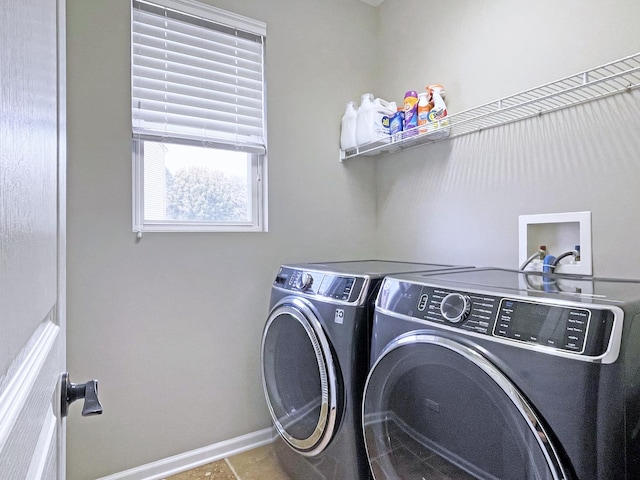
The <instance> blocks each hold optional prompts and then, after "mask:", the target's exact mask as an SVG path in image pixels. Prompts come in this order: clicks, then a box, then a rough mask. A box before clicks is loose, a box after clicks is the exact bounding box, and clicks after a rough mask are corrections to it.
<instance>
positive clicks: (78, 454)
mask: <svg viewBox="0 0 640 480" xmlns="http://www.w3.org/2000/svg"><path fill="white" fill-rule="evenodd" d="M210 3H211V4H215V6H218V7H221V8H225V9H228V10H230V11H233V12H235V13H238V14H241V15H246V16H250V17H252V18H256V19H258V20H262V21H265V22H266V23H267V49H266V56H267V89H268V96H267V104H268V129H269V130H268V136H269V138H268V142H269V144H268V148H269V216H270V218H269V232H268V233H262V234H235V233H231V234H230V233H224V234H161V233H155V234H154V233H147V234H145V235H144V237H143V238H142V240H141V241H140V242H136V240H135V234H134V233H133V232H132V231H131V153H130V152H131V121H130V118H131V114H130V69H129V58H130V53H129V52H130V50H129V29H130V6H129V4H130V2H129V0H117V1H116V0H108V1H107V0H68V5H67V9H68V44H69V45H68V68H69V72H68V102H69V118H68V122H69V125H68V133H69V157H68V158H69V167H68V170H69V172H68V174H69V179H68V220H69V221H68V223H69V226H68V255H69V257H68V300H69V302H68V303H69V311H68V329H69V331H68V342H69V343H68V359H69V362H68V363H69V371H70V372H71V375H72V378H73V379H74V381H80V380H83V379H88V378H98V379H99V381H100V399H101V401H102V403H103V405H104V414H103V415H102V416H100V417H91V418H81V417H80V412H79V410H80V407H79V406H78V405H74V406H73V407H72V412H71V413H70V416H69V417H68V418H69V421H68V472H69V479H83V480H84V479H89V478H96V477H100V476H104V475H108V474H113V473H116V472H119V471H123V470H126V469H129V468H132V467H136V466H139V465H142V464H145V463H148V462H153V461H156V460H159V459H162V458H165V457H167V456H171V455H175V454H179V453H183V452H187V451H190V450H193V449H196V448H200V447H203V446H207V445H211V444H214V443H217V442H220V441H223V440H227V439H230V438H234V437H237V436H239V435H244V434H246V433H249V432H253V431H256V430H260V429H262V428H266V427H267V426H269V417H268V412H267V409H266V405H265V402H264V396H263V393H262V386H261V378H260V368H259V342H260V335H261V333H262V332H261V330H262V326H263V324H264V321H265V319H266V313H267V308H268V295H269V285H270V284H271V281H272V279H273V277H274V275H275V274H276V272H277V269H278V266H279V265H280V264H281V263H284V262H291V261H310V260H327V259H348V258H363V257H367V256H369V255H371V253H372V252H373V250H374V241H373V236H372V233H373V228H374V225H375V195H374V192H375V183H376V181H375V165H374V163H373V162H371V161H370V160H369V159H362V160H356V161H354V162H349V164H348V165H346V164H345V165H343V164H340V163H339V162H338V148H339V140H338V138H339V124H340V117H341V115H342V113H343V110H344V105H345V104H346V102H347V101H348V100H349V99H351V98H355V97H356V96H358V95H360V93H361V90H362V86H363V85H365V84H367V82H368V81H369V79H371V78H373V77H374V76H375V71H374V69H375V67H376V65H377V62H376V58H377V57H376V52H375V48H372V47H373V46H374V45H375V42H376V36H375V33H376V28H377V27H376V25H377V23H376V22H377V11H376V9H374V8H372V7H369V6H367V5H365V4H363V3H361V2H359V1H357V0H346V1H345V0H323V1H316V0H302V1H300V0H278V1H275V0H272V1H264V0H244V1H237V0H216V1H210ZM78 403H79V402H78Z"/></svg>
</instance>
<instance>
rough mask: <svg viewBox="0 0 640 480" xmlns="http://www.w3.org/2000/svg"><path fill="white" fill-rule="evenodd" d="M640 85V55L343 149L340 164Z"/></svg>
mask: <svg viewBox="0 0 640 480" xmlns="http://www.w3.org/2000/svg"><path fill="white" fill-rule="evenodd" d="M638 87H640V52H639V53H636V54H634V55H630V56H628V57H625V58H622V59H620V60H616V61H614V62H611V63H607V64H605V65H602V66H599V67H596V68H592V69H590V70H586V71H584V72H581V73H577V74H575V75H571V76H570V77H566V78H563V79H561V80H557V81H555V82H551V83H547V84H545V85H541V86H539V87H536V88H532V89H530V90H526V91H524V92H520V93H517V94H515V95H511V96H508V97H504V98H501V99H500V100H497V101H493V102H490V103H486V104H484V105H480V106H477V107H474V108H470V109H469V110H464V111H462V112H459V113H454V114H451V115H449V116H448V117H447V118H446V120H445V121H446V122H448V124H442V125H440V126H439V127H438V128H436V129H433V127H431V129H430V130H428V131H424V132H420V131H417V129H413V130H408V131H404V132H398V133H396V134H394V135H392V136H390V137H389V138H385V139H383V140H380V141H377V142H373V143H368V144H365V145H361V146H359V147H357V148H354V149H352V150H346V151H344V150H341V151H340V161H343V160H346V159H349V158H353V157H357V156H360V155H377V154H379V153H385V152H393V151H396V150H401V149H406V148H410V147H415V146H417V145H423V144H428V143H434V142H437V141H440V140H444V139H446V138H453V137H459V136H461V135H466V134H468V133H472V132H478V131H481V130H484V129H487V128H493V127H497V126H500V125H506V124H508V123H512V122H517V121H520V120H524V119H526V118H531V117H535V116H538V115H542V114H545V113H549V112H553V111H556V110H561V109H563V108H568V107H572V106H575V105H580V104H582V103H586V102H590V101H593V100H597V99H600V98H604V97H608V96H611V95H615V94H617V93H621V92H626V91H630V90H632V89H635V88H638Z"/></svg>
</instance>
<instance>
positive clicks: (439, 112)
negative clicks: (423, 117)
mask: <svg viewBox="0 0 640 480" xmlns="http://www.w3.org/2000/svg"><path fill="white" fill-rule="evenodd" d="M427 90H428V92H429V94H430V95H431V101H432V102H433V108H432V109H431V111H430V112H429V128H428V130H429V131H432V130H436V129H441V128H442V127H446V126H448V125H449V121H448V120H446V117H447V106H446V105H445V103H444V87H443V86H442V85H439V84H435V85H427ZM448 136H449V129H448V128H442V130H441V131H440V132H439V133H438V134H437V137H448Z"/></svg>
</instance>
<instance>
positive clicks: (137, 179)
mask: <svg viewBox="0 0 640 480" xmlns="http://www.w3.org/2000/svg"><path fill="white" fill-rule="evenodd" d="M141 1H142V3H151V4H155V5H158V6H161V7H165V8H168V9H173V10H176V11H177V12H180V13H182V14H186V15H192V16H195V17H199V18H203V19H205V20H206V21H209V22H214V23H218V24H221V25H224V26H230V27H232V28H236V29H238V30H244V31H247V32H249V33H251V34H254V35H257V36H261V37H262V73H263V77H262V94H263V100H262V115H263V116H262V119H263V125H262V138H263V141H264V144H265V148H264V152H255V151H251V149H249V150H247V149H242V148H239V149H240V150H244V151H246V152H247V155H249V159H250V172H249V173H250V185H249V186H248V189H247V190H248V192H247V193H249V194H250V195H251V198H250V200H251V205H250V208H251V216H250V217H251V218H250V220H249V221H247V222H213V221H210V222H206V221H191V220H182V221H181V220H145V217H144V142H145V141H153V142H162V141H166V142H167V143H169V144H180V143H186V144H189V145H192V146H197V147H201V148H212V149H217V150H225V149H228V150H236V146H235V145H234V144H233V143H230V144H225V143H219V142H211V141H206V140H203V141H202V143H201V145H198V142H197V141H196V142H194V141H193V139H192V138H189V137H188V136H186V137H185V138H184V140H183V139H181V138H180V136H178V135H175V134H171V135H168V136H167V137H166V138H162V137H159V136H157V135H153V134H149V135H147V134H144V133H139V132H135V129H134V125H133V104H132V109H131V112H132V113H131V122H132V127H131V128H132V129H131V131H132V152H131V153H132V165H133V168H132V170H133V171H132V190H133V195H132V224H133V231H134V232H136V233H137V234H138V237H141V236H142V233H146V232H267V231H268V228H267V227H268V224H267V213H268V208H267V207H268V205H267V199H268V195H267V194H268V192H267V153H266V143H267V128H266V118H267V114H266V81H265V76H264V75H265V42H266V24H264V23H263V22H259V21H257V20H253V19H250V18H248V17H243V16H240V15H236V14H234V13H231V12H228V11H225V10H222V9H219V8H216V7H212V6H209V5H206V4H203V3H200V2H197V1H194V0H141ZM131 10H132V21H131V27H132V29H133V10H134V1H133V0H132V1H131ZM133 45H134V43H133V32H132V37H131V48H132V55H133ZM132 61H133V60H132ZM132 65H133V64H132ZM132 70H133V69H132ZM133 78H134V76H133V71H132V73H131V82H132V83H131V88H132V103H133ZM249 190H250V191H249Z"/></svg>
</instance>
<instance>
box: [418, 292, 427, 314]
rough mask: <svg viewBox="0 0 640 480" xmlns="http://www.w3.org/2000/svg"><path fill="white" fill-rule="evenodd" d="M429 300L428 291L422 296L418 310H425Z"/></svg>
mask: <svg viewBox="0 0 640 480" xmlns="http://www.w3.org/2000/svg"><path fill="white" fill-rule="evenodd" d="M428 300H429V296H428V295H427V294H426V293H423V294H422V296H421V297H420V301H419V302H418V310H419V311H421V312H423V311H424V309H425V308H426V306H427V301H428Z"/></svg>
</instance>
